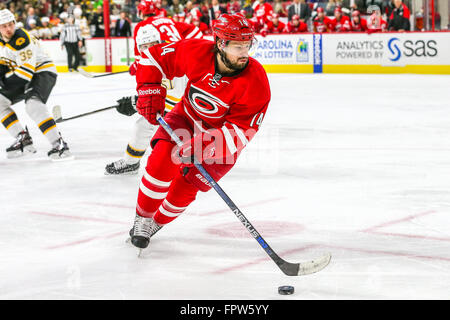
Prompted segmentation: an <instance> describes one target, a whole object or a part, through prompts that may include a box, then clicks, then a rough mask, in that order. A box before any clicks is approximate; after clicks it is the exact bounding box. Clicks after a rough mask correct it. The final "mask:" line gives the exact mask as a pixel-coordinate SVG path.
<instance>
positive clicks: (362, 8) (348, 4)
mask: <svg viewBox="0 0 450 320" xmlns="http://www.w3.org/2000/svg"><path fill="white" fill-rule="evenodd" d="M341 8H342V9H344V8H345V9H347V10H348V12H353V11H354V10H358V11H359V13H360V14H361V13H364V12H366V8H367V7H366V1H365V0H343V1H342V2H341ZM342 11H344V10H342Z"/></svg>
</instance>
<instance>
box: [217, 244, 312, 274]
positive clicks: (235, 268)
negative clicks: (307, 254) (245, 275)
mask: <svg viewBox="0 0 450 320" xmlns="http://www.w3.org/2000/svg"><path fill="white" fill-rule="evenodd" d="M317 246H318V245H315V244H314V245H309V246H305V247H302V248H297V249H292V250H287V251H284V252H281V253H280V254H279V256H280V257H283V256H286V255H289V254H291V253H295V252H301V251H305V250H308V249H311V248H315V247H317ZM270 260H271V259H270V258H269V257H268V256H266V257H264V258H259V259H256V260H252V261H248V262H245V263H241V264H238V265H234V266H230V267H227V268H222V269H219V270H216V271H214V272H213V273H216V274H222V273H227V272H231V271H234V270H238V269H242V268H247V267H250V266H253V265H255V264H259V263H261V262H265V261H270ZM291 262H292V261H291Z"/></svg>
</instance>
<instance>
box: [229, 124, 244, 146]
mask: <svg viewBox="0 0 450 320" xmlns="http://www.w3.org/2000/svg"><path fill="white" fill-rule="evenodd" d="M231 126H232V127H233V129H234V131H235V132H236V134H237V136H238V137H239V139H240V140H241V142H242V144H243V145H244V146H246V145H247V144H248V140H247V138H246V137H245V134H244V132H243V131H242V130H241V129H240V128H239V127H238V126H237V125H235V124H234V123H231Z"/></svg>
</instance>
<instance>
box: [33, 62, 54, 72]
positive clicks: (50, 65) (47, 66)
mask: <svg viewBox="0 0 450 320" xmlns="http://www.w3.org/2000/svg"><path fill="white" fill-rule="evenodd" d="M52 67H55V64H54V63H47V64H44V65H41V66H39V67H37V68H36V71H41V70H43V69H47V68H52Z"/></svg>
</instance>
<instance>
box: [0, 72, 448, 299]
mask: <svg viewBox="0 0 450 320" xmlns="http://www.w3.org/2000/svg"><path fill="white" fill-rule="evenodd" d="M269 79H270V83H271V88H272V102H271V105H270V107H269V110H268V113H267V116H266V118H265V120H264V123H263V126H262V128H261V131H260V132H259V133H258V135H257V137H256V138H255V139H254V141H252V143H251V144H250V145H249V146H248V148H247V149H246V150H245V151H244V152H243V154H242V156H241V158H240V160H239V162H238V164H237V165H236V166H235V168H234V169H233V170H232V171H231V172H230V173H229V174H228V175H227V176H226V177H225V178H224V179H222V180H221V183H220V184H221V186H222V187H223V188H224V189H225V191H226V192H227V193H228V194H229V196H230V197H231V198H232V199H233V200H234V202H235V203H236V204H237V205H238V206H239V207H240V208H241V210H242V211H243V212H244V214H245V215H246V216H247V218H248V219H249V220H250V221H251V222H252V223H253V224H254V225H255V226H256V228H257V229H258V231H259V232H260V233H261V234H262V235H263V237H264V238H265V240H266V241H267V242H268V243H269V244H270V245H271V246H272V248H273V249H274V250H275V251H277V252H278V254H279V255H280V256H282V257H283V258H284V259H286V260H288V261H291V262H300V261H307V260H309V259H311V258H314V257H316V256H319V255H320V254H321V253H323V252H331V254H332V255H333V258H332V261H331V263H330V265H329V266H328V267H327V268H325V269H324V270H323V271H321V272H319V273H317V274H314V275H309V276H304V277H288V276H285V275H283V274H282V273H281V272H280V270H279V269H278V268H277V267H276V265H275V264H274V263H273V262H272V261H271V260H270V259H269V258H268V257H267V255H266V254H265V252H264V251H263V250H262V249H261V248H260V247H259V245H258V244H257V243H256V241H255V240H254V239H252V238H251V237H250V235H249V234H248V233H247V231H246V230H245V228H244V227H243V226H242V225H241V223H240V222H239V221H238V219H237V218H236V217H235V216H234V215H233V213H232V212H231V211H230V210H229V209H228V207H227V206H226V205H225V203H224V202H223V201H222V199H221V198H220V197H219V196H218V195H217V194H216V193H215V192H214V190H212V191H210V192H208V193H205V194H201V195H199V196H198V199H197V201H196V202H194V203H193V204H192V205H191V206H190V207H189V208H188V210H187V212H186V213H185V214H184V215H183V216H181V217H179V218H178V219H177V220H175V221H174V222H173V223H171V224H170V225H168V226H166V227H165V228H164V229H163V230H161V231H160V233H158V235H157V236H155V238H154V239H153V240H152V242H151V247H150V252H149V254H148V256H147V257H146V258H144V259H138V258H137V251H136V250H135V248H133V247H131V246H130V245H128V244H126V243H125V240H126V238H127V232H128V230H129V228H130V227H131V225H132V222H133V218H134V206H135V201H136V196H137V191H138V183H139V179H140V176H127V177H112V176H105V175H104V173H103V172H104V167H105V165H106V164H107V163H109V162H111V161H113V160H117V159H118V158H120V157H121V155H122V153H123V151H124V148H125V146H126V144H127V142H128V137H129V136H130V134H131V132H132V125H133V123H134V121H135V120H136V117H137V116H133V117H125V116H122V115H120V114H119V113H117V112H116V111H115V110H110V111H106V112H103V113H98V114H95V115H92V116H89V117H85V118H80V119H77V120H72V121H68V122H65V123H61V124H59V129H60V131H61V133H62V135H63V137H64V138H65V139H66V141H67V142H68V143H69V145H70V148H71V150H72V151H73V154H74V155H75V157H76V159H75V160H73V161H67V162H60V163H53V162H50V161H49V160H48V159H47V156H46V153H47V151H48V150H49V144H48V142H47V140H46V139H45V138H44V137H43V136H42V134H41V133H40V132H39V130H38V129H37V127H36V125H35V124H34V123H33V122H32V121H31V120H30V118H29V117H28V116H27V115H26V114H25V112H24V105H23V103H19V104H17V105H16V106H15V107H14V109H15V110H16V112H17V114H18V116H19V119H21V122H22V124H24V125H25V124H26V125H28V127H29V129H30V132H31V134H32V136H33V138H34V141H35V145H36V147H37V149H38V152H37V154H35V155H32V156H29V157H27V158H23V159H17V160H8V159H6V157H5V153H4V149H5V148H6V147H8V146H9V145H10V144H11V143H12V141H13V139H12V138H11V137H10V136H9V135H8V134H7V133H6V131H5V130H4V129H1V134H0V146H1V148H2V149H1V152H0V157H1V158H0V183H1V190H0V211H1V212H0V299H448V298H449V297H450V228H449V226H450V210H449V205H450V146H449V143H450V77H448V76H431V75H332V74H330V75H309V74H308V75H281V74H271V75H269ZM255 90H258V88H255ZM133 93H134V79H133V78H131V77H130V76H128V75H127V74H121V75H117V76H111V77H104V78H97V79H87V78H83V77H82V76H81V75H76V74H61V75H60V76H59V78H58V82H57V85H56V87H55V89H54V92H53V95H52V96H51V98H50V100H49V102H48V106H49V109H50V110H51V107H52V106H54V105H56V104H60V105H61V106H62V111H63V116H64V117H69V116H72V115H76V114H79V113H83V112H87V111H91V110H94V109H99V108H103V107H106V106H108V105H112V104H114V103H115V100H117V99H118V98H120V97H122V96H124V95H130V94H133ZM141 172H142V166H141ZM286 284H288V285H293V286H294V287H295V289H296V293H295V294H294V295H292V296H280V295H278V293H277V287H278V286H280V285H286Z"/></svg>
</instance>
